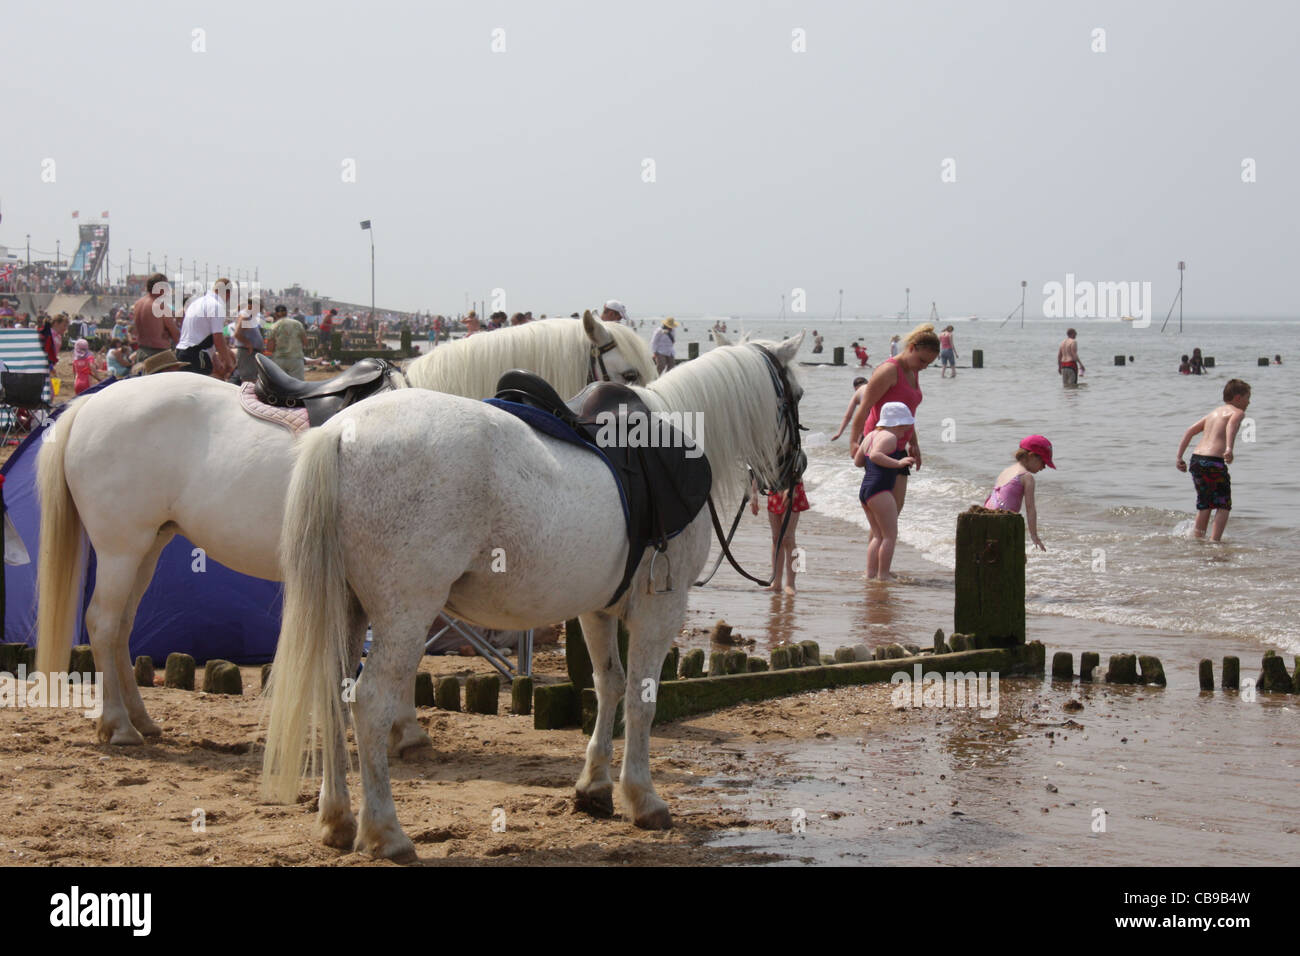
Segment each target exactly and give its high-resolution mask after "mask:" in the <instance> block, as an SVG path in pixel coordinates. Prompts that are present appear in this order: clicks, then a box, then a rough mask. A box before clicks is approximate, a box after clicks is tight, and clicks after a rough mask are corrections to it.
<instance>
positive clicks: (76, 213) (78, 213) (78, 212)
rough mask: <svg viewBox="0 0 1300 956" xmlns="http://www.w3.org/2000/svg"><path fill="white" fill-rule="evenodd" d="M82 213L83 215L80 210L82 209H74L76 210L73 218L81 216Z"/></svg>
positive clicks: (73, 212)
mask: <svg viewBox="0 0 1300 956" xmlns="http://www.w3.org/2000/svg"><path fill="white" fill-rule="evenodd" d="M80 215H81V210H80V209H74V210H72V218H73V219H76V218H77V217H78V216H80Z"/></svg>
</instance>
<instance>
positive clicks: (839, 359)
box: [831, 345, 844, 365]
mask: <svg viewBox="0 0 1300 956" xmlns="http://www.w3.org/2000/svg"><path fill="white" fill-rule="evenodd" d="M831 364H832V365H843V364H844V346H842V345H837V346H835V348H833V349H831Z"/></svg>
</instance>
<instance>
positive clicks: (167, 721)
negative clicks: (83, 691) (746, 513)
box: [0, 513, 1300, 866]
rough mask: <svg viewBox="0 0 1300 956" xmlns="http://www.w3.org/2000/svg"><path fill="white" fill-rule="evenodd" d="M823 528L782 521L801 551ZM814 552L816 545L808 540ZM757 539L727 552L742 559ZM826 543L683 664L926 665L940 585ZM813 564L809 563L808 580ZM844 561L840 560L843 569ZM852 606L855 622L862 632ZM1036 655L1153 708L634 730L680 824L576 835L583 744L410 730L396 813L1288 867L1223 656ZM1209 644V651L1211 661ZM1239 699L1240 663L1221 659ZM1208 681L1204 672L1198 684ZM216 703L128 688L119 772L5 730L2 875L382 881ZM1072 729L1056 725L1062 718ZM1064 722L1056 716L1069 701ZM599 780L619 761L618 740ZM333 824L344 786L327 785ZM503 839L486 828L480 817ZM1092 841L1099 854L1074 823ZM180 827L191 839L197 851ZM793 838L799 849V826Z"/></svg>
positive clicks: (1122, 632)
mask: <svg viewBox="0 0 1300 956" xmlns="http://www.w3.org/2000/svg"><path fill="white" fill-rule="evenodd" d="M819 520H822V521H824V520H827V519H819V517H818V516H817V515H816V514H814V513H809V514H805V516H804V521H806V522H807V524H806V525H805V524H802V523H801V529H806V531H807V533H808V537H809V539H810V540H811V539H812V538H814V537H818V538H821V539H827V536H825V535H814V532H815V531H816V530H817V522H818V521H819ZM822 530H825V529H822ZM766 534H767V528H766V519H765V518H762V517H760V518H756V519H753V520H752V521H746V522H744V523H743V524H742V526H741V531H740V532H738V535H737V545H738V551H737V553H738V556H740V558H741V560H742V562H743V563H745V564H746V565H749V564H750V563H751V561H753V562H754V563H756V564H760V565H761V562H760V561H759V560H758V559H756V558H752V557H749V556H753V555H756V554H760V553H761V551H762V549H763V547H764V536H765V535H766ZM829 540H834V541H839V542H842V548H841V549H840V551H839V552H838V553H837V554H836V560H837V561H839V562H840V564H838V565H835V564H834V562H831V563H832V564H833V565H834V566H838V567H840V570H838V571H835V572H830V571H827V572H820V571H817V570H814V571H810V572H809V573H808V574H806V575H802V576H801V577H800V582H799V583H800V591H799V593H798V595H797V596H795V597H793V598H791V597H787V596H767V595H761V594H759V595H756V594H754V593H753V592H754V589H753V588H752V587H751V586H749V585H748V583H747V582H745V583H744V586H743V587H742V586H741V585H739V584H737V583H736V582H737V580H738V579H737V578H736V577H735V575H734V574H733V573H732V572H730V571H728V570H724V571H719V576H718V579H716V583H715V585H714V586H711V587H708V588H701V589H697V590H695V591H694V592H693V594H692V602H691V613H690V617H689V619H688V622H687V627H686V629H685V630H684V632H683V635H682V637H681V639H680V640H679V641H678V645H679V646H680V647H682V648H684V649H685V648H689V647H695V646H703V647H706V648H707V647H708V644H707V638H706V637H705V636H704V634H705V632H706V630H707V627H708V626H710V625H711V624H712V623H713V621H714V620H716V619H717V618H718V617H723V618H725V619H726V620H727V621H729V622H730V623H732V624H733V625H734V626H735V627H736V629H737V630H738V631H740V632H741V634H742V635H745V636H746V637H752V638H753V639H754V640H755V642H756V643H755V645H754V646H753V647H752V648H750V652H751V653H761V654H766V652H767V650H768V649H769V648H770V646H771V645H772V644H773V643H776V642H777V641H779V640H790V639H794V640H802V639H807V638H811V639H814V640H817V641H818V642H819V643H820V645H821V647H822V649H823V651H829V650H831V649H833V648H834V647H836V646H841V645H847V644H850V643H856V642H858V641H863V640H865V641H867V642H868V643H873V644H875V643H887V642H889V641H892V640H913V641H915V642H917V643H920V644H922V645H928V644H929V641H930V636H931V635H932V633H933V630H934V628H936V627H943V628H944V629H945V631H947V630H950V623H951V608H952V597H951V575H949V574H945V573H943V572H942V571H929V570H925V569H924V566H923V564H922V559H921V558H920V557H919V555H917V554H915V553H914V552H913V553H909V552H908V551H907V550H906V549H904V550H902V551H900V554H899V557H898V567H899V569H900V571H901V572H902V573H904V574H905V575H906V574H908V572H909V571H910V570H912V569H915V568H917V567H921V568H922V569H923V571H924V573H922V574H917V575H916V576H915V580H914V582H913V583H901V584H893V585H889V586H888V587H887V589H884V590H887V592H888V602H887V603H886V602H885V601H882V600H881V598H882V597H883V596H884V595H883V593H882V588H883V586H881V585H870V584H865V583H863V582H861V581H860V580H859V581H856V582H855V580H854V579H855V577H856V576H858V575H860V573H861V571H860V568H858V567H857V566H856V564H855V563H854V561H855V559H856V556H857V555H860V554H861V553H862V548H863V547H864V546H865V541H859V540H856V539H855V537H854V535H852V534H847V535H845V534H841V535H840V536H838V537H836V536H834V535H830V536H829ZM828 558H829V556H828ZM851 559H854V560H851ZM873 608H874V609H875V610H874V611H872V610H871V609H873ZM1029 636H1030V638H1031V639H1037V640H1042V641H1043V642H1044V643H1045V644H1046V645H1047V650H1048V658H1049V659H1050V657H1051V654H1052V652H1054V651H1056V650H1062V649H1064V650H1070V651H1071V652H1073V653H1074V654H1075V655H1076V659H1077V655H1078V653H1079V652H1080V651H1082V650H1095V651H1098V652H1100V653H1101V655H1102V660H1103V665H1104V662H1105V660H1106V658H1107V656H1108V655H1109V654H1110V653H1120V652H1125V651H1138V652H1143V653H1151V654H1155V655H1156V656H1158V657H1160V658H1161V660H1162V662H1163V663H1164V666H1165V670H1166V673H1167V675H1168V678H1169V686H1168V687H1167V688H1164V689H1159V688H1146V687H1112V686H1107V685H1105V684H1100V683H1099V684H1093V685H1080V684H1077V683H1075V684H1073V685H1070V684H1061V683H1053V682H1052V681H1050V680H1037V679H1018V680H1005V681H1003V682H1002V685H1001V687H1002V690H1001V702H1000V709H999V713H998V715H997V716H996V717H992V718H988V719H986V718H982V717H980V716H978V714H977V713H976V712H975V711H972V710H964V709H960V708H940V709H935V708H915V707H907V708H902V709H900V708H897V707H896V706H895V704H894V702H893V701H892V700H891V688H890V687H889V686H888V685H875V686H868V687H860V688H844V689H839V690H835V691H826V692H820V693H813V694H802V695H798V696H795V697H790V698H785V699H779V700H770V701H764V702H761V703H753V704H745V705H741V706H738V707H734V708H730V709H728V710H725V711H719V712H714V713H711V714H705V715H700V716H697V717H693V718H689V719H687V720H683V721H680V722H677V723H673V724H667V725H661V726H658V727H656V728H655V731H654V733H653V735H652V742H651V746H652V759H651V768H652V772H653V774H654V778H655V781H656V785H657V786H658V788H659V790H660V792H661V794H662V795H663V796H664V797H665V799H667V800H668V801H669V804H670V806H671V807H672V810H673V813H674V820H675V828H674V829H673V830H671V831H668V832H666V833H648V832H645V831H641V830H637V829H636V828H635V827H634V826H633V825H632V824H631V822H630V821H629V820H627V819H624V818H623V817H622V816H621V815H620V814H617V813H616V815H615V816H614V817H613V818H612V819H593V818H590V817H588V816H586V815H584V814H581V813H576V812H574V808H573V799H572V797H573V783H574V781H575V780H576V778H577V776H578V773H579V772H580V770H581V767H582V760H583V752H584V748H585V745H586V738H585V737H584V736H583V735H582V733H581V731H579V730H576V729H574V730H560V731H537V730H534V729H533V727H532V718H531V717H522V716H512V715H509V713H508V711H509V694H508V691H506V690H503V692H502V695H501V713H500V715H498V716H483V715H477V714H465V713H448V712H443V711H438V710H435V709H432V708H422V709H421V710H420V721H421V723H422V725H423V726H424V727H425V729H426V730H427V731H428V732H429V734H430V736H431V738H432V740H433V744H434V749H433V750H432V751H431V752H430V751H423V752H420V753H417V754H415V755H411V756H410V757H408V759H406V760H395V761H394V762H393V788H394V794H395V799H396V803H397V810H398V816H399V819H400V820H401V822H402V824H403V826H404V827H405V829H406V830H407V832H408V833H409V834H410V835H411V837H412V839H413V840H414V841H415V843H416V846H417V850H418V853H419V857H420V862H421V863H423V864H438V863H453V864H462V865H530V864H531V865H539V864H555V863H559V864H635V865H700V864H782V863H793V862H817V863H830V864H846V863H876V864H904V863H906V864H924V865H963V864H966V863H970V862H979V863H988V864H1025V863H1030V864H1078V863H1081V862H1089V863H1114V864H1134V863H1142V864H1160V863H1166V864H1222V865H1248V864H1250V865H1259V864H1265V865H1287V864H1288V863H1291V862H1293V861H1294V859H1295V857H1296V854H1297V853H1298V852H1300V824H1298V823H1297V820H1296V818H1295V813H1294V808H1295V806H1296V805H1297V798H1298V797H1300V769H1298V768H1300V745H1298V744H1297V741H1298V740H1300V733H1298V731H1300V706H1298V705H1297V703H1296V700H1295V698H1294V697H1293V696H1283V695H1259V697H1258V699H1257V700H1255V701H1254V702H1247V701H1246V700H1244V699H1243V698H1242V697H1241V695H1238V694H1234V693H1227V692H1223V691H1216V692H1214V693H1213V694H1202V693H1201V692H1199V691H1198V690H1197V685H1196V664H1197V661H1198V660H1199V659H1200V657H1202V656H1206V655H1210V654H1217V653H1221V652H1222V645H1221V642H1210V641H1206V640H1198V639H1197V638H1195V637H1187V636H1185V635H1180V634H1174V633H1169V632H1161V631H1157V630H1153V629H1139V628H1115V627H1110V626H1098V625H1090V624H1088V623H1087V622H1081V621H1075V620H1070V619H1064V618H1057V617H1052V616H1049V615H1031V617H1030V623H1029ZM1211 645H1213V646H1211ZM1238 650H1239V652H1240V653H1241V655H1242V662H1243V666H1242V673H1243V676H1250V675H1254V674H1255V673H1256V672H1257V667H1258V665H1257V658H1258V653H1257V649H1251V648H1249V647H1241V648H1239V649H1238ZM421 666H422V669H425V670H428V671H430V672H431V673H433V674H435V675H439V676H440V675H444V674H457V675H460V676H462V677H463V676H467V675H469V674H471V673H487V672H489V670H490V669H489V666H488V665H487V664H486V663H485V662H484V661H482V660H481V659H478V658H465V657H426V658H425V659H424V661H423V662H422V665H421ZM1217 668H1218V664H1217V658H1216V672H1217ZM535 673H536V675H537V680H538V682H539V683H547V682H554V681H562V680H565V679H567V678H566V677H565V674H564V655H563V648H562V647H557V646H555V645H550V646H545V647H543V648H541V649H540V650H539V652H538V654H537V658H536V666H535ZM242 674H243V678H244V688H245V689H244V695H243V696H242V697H239V698H234V697H222V696H213V695H207V694H203V693H198V692H186V691H179V690H172V689H165V688H162V687H155V688H147V689H145V690H144V691H143V695H144V699H145V703H146V705H147V706H148V707H149V709H150V712H151V713H152V714H153V715H154V717H155V719H157V720H158V721H159V722H160V723H161V724H162V725H163V727H164V736H163V737H162V738H161V739H160V740H156V741H150V742H148V743H147V744H146V745H145V746H143V747H139V748H112V747H107V746H101V745H98V744H96V743H95V742H94V733H93V728H92V725H91V723H90V722H89V721H88V720H86V719H84V718H83V717H81V716H80V715H78V714H75V713H71V712H64V711H17V710H12V709H0V759H3V761H4V763H5V765H6V766H7V767H9V768H11V771H12V772H11V773H10V774H9V775H7V776H6V777H5V778H4V779H3V780H0V859H3V860H4V861H5V862H7V863H12V864H19V865H35V866H42V865H69V864H91V865H102V864H129V865H150V864H163V865H187V864H193V863H209V864H213V865H239V864H253V865H349V866H351V865H391V864H377V863H374V862H373V861H370V860H368V859H367V858H365V857H363V856H360V855H357V854H351V853H339V852H338V851H335V850H331V849H329V848H327V847H324V846H322V845H320V844H319V843H318V842H317V841H316V839H315V836H314V801H315V788H314V786H313V785H312V784H310V783H308V782H306V781H304V783H303V785H302V788H301V791H300V797H299V804H298V805H296V806H277V805H272V804H267V803H265V802H263V801H262V799H261V797H260V796H259V794H258V776H259V773H260V769H261V755H260V746H259V741H260V739H261V735H260V732H259V718H260V701H259V699H258V697H257V694H258V690H259V686H260V675H259V669H258V668H243V669H242ZM1071 700H1076V701H1078V702H1079V703H1080V704H1081V705H1082V707H1081V708H1079V709H1071V710H1066V709H1065V705H1066V703H1067V702H1068V701H1071ZM1071 706H1073V705H1071ZM615 750H616V760H617V759H618V757H619V755H621V743H620V742H618V741H616V743H615ZM350 783H351V785H352V787H353V805H354V807H355V806H356V805H357V801H358V799H359V797H358V793H357V786H358V778H357V775H356V774H355V773H353V774H352V775H351V777H350ZM498 807H500V808H503V809H504V812H505V821H506V828H505V831H504V832H495V831H494V830H493V829H492V821H493V812H494V810H495V809H496V808H498ZM1098 808H1100V810H1101V811H1103V814H1104V819H1105V825H1106V830H1105V832H1096V831H1095V830H1094V827H1095V826H1096V822H1095V821H1096V820H1097V819H1098V817H1097V815H1096V814H1097V811H1098ZM196 809H202V810H203V811H204V814H205V819H206V831H205V832H195V831H194V830H193V829H192V826H191V824H192V822H193V820H194V818H195V814H194V811H195V810H196ZM796 819H798V820H801V821H802V826H803V829H802V832H797V831H796V830H795V827H794V821H795V820H796Z"/></svg>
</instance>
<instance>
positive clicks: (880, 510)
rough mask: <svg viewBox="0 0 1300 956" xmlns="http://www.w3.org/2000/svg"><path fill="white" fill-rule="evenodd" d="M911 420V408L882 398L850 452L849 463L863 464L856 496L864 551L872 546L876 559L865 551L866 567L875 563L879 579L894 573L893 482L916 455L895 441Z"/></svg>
mask: <svg viewBox="0 0 1300 956" xmlns="http://www.w3.org/2000/svg"><path fill="white" fill-rule="evenodd" d="M915 423H916V419H915V418H914V417H913V416H912V412H911V411H910V410H909V409H908V407H907V406H906V405H904V404H903V403H902V402H886V403H885V405H884V406H883V407H882V408H881V410H880V420H879V422H878V423H877V424H876V427H875V428H873V429H872V430H871V431H870V432H868V433H867V434H866V435H864V436H863V438H862V442H861V444H859V445H858V450H857V453H856V454H855V455H854V456H853V464H855V465H865V466H866V474H865V475H864V476H863V478H862V488H861V490H860V491H859V492H858V500H859V501H861V502H862V510H863V511H865V512H866V514H867V521H868V523H869V524H870V525H871V532H872V534H871V543H870V544H868V545H867V549H868V552H870V551H871V550H872V549H875V550H876V555H875V557H876V559H877V560H876V561H874V562H873V561H872V555H871V554H870V553H868V555H867V564H868V567H870V566H871V564H873V563H874V564H876V567H877V568H878V569H879V570H878V572H877V575H876V577H877V579H878V580H881V581H887V580H889V579H890V578H893V577H894V575H893V574H891V573H890V572H889V565H890V562H891V561H893V558H894V546H895V545H896V544H897V543H898V502H897V501H895V500H894V482H896V481H897V480H898V473H899V471H900V470H902V469H903V468H906V467H908V466H909V465H914V464H916V459H914V458H912V456H911V455H907V454H906V453H905V450H904V449H901V448H899V447H898V443H899V441H900V440H901V439H902V438H903V436H904V435H906V434H907V432H908V430H909V429H910V428H911V426H912V425H914V424H915ZM886 492H888V493H887V494H886Z"/></svg>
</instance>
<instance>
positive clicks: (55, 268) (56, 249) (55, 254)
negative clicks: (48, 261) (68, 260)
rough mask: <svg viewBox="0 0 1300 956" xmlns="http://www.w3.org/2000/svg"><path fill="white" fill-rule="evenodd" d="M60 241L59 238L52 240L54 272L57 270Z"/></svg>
mask: <svg viewBox="0 0 1300 956" xmlns="http://www.w3.org/2000/svg"><path fill="white" fill-rule="evenodd" d="M60 242H62V240H61V239H55V240H54V271H55V272H58V271H59V255H60V253H61V250H60V248H59V243H60Z"/></svg>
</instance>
